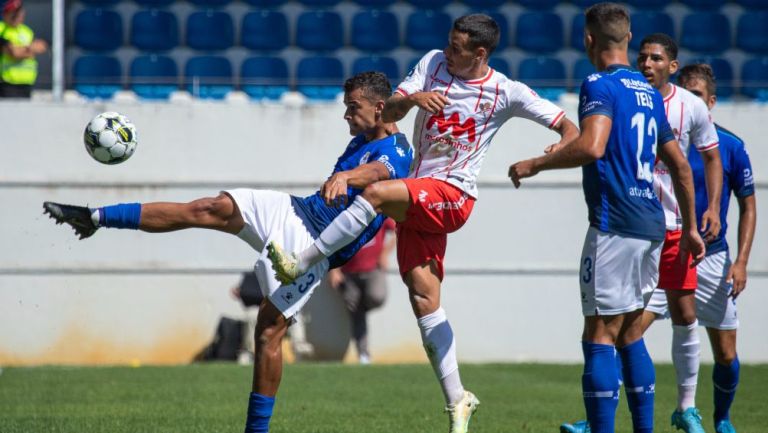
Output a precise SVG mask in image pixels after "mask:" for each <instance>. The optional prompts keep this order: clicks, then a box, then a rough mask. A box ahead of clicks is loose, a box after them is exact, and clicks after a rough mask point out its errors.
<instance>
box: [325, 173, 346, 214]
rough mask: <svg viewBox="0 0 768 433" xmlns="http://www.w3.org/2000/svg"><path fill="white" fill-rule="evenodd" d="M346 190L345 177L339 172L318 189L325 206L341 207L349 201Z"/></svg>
mask: <svg viewBox="0 0 768 433" xmlns="http://www.w3.org/2000/svg"><path fill="white" fill-rule="evenodd" d="M347 190H348V188H347V175H346V174H344V173H343V172H339V173H336V174H334V175H333V176H331V177H330V178H328V180H326V181H325V183H324V184H323V186H322V187H321V188H320V196H321V197H322V198H323V200H324V201H325V204H326V206H329V207H341V206H344V205H346V204H347V201H349V196H348V195H347Z"/></svg>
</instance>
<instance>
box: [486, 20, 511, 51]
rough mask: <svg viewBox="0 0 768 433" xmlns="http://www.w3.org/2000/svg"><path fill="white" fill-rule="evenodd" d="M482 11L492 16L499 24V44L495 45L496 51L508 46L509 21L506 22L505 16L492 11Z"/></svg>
mask: <svg viewBox="0 0 768 433" xmlns="http://www.w3.org/2000/svg"><path fill="white" fill-rule="evenodd" d="M483 13H485V14H487V15H488V16H489V17H491V18H493V20H494V21H496V24H498V26H499V45H497V46H496V52H499V51H501V50H504V49H506V48H507V47H508V46H509V22H507V17H505V16H504V15H503V14H501V13H499V12H494V11H484V12H483Z"/></svg>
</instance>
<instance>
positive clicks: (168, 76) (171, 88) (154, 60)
mask: <svg viewBox="0 0 768 433" xmlns="http://www.w3.org/2000/svg"><path fill="white" fill-rule="evenodd" d="M129 80H130V86H131V90H133V92H134V93H136V95H138V96H139V97H140V98H144V99H168V98H169V97H170V96H171V93H173V92H175V91H176V90H178V88H179V68H178V66H176V62H175V61H174V60H173V59H172V58H170V57H168V56H160V55H157V54H150V55H145V56H138V57H136V58H135V59H133V61H132V62H131V68H130V74H129Z"/></svg>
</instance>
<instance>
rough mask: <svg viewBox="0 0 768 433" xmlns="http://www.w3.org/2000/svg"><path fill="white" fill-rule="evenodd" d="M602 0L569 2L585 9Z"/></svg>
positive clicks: (572, 0)
mask: <svg viewBox="0 0 768 433" xmlns="http://www.w3.org/2000/svg"><path fill="white" fill-rule="evenodd" d="M602 1H603V0H571V3H573V4H574V5H576V7H578V8H580V9H585V8H588V7H590V6H592V5H596V4H598V3H600V2H602Z"/></svg>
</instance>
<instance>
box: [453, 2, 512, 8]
mask: <svg viewBox="0 0 768 433" xmlns="http://www.w3.org/2000/svg"><path fill="white" fill-rule="evenodd" d="M462 3H464V4H465V5H467V6H469V7H470V8H472V9H495V8H497V7H499V6H501V5H503V4H504V0H464V1H463V2H462Z"/></svg>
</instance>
